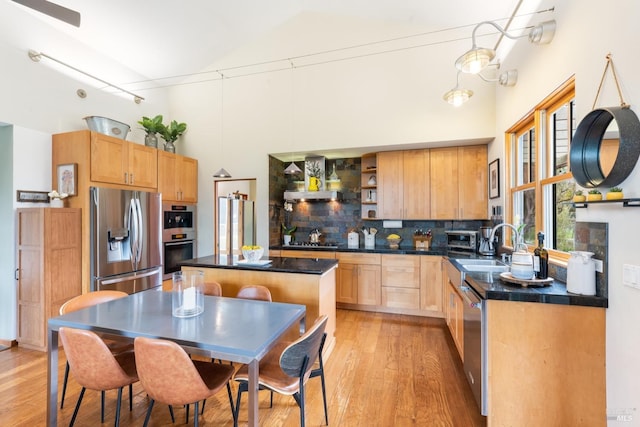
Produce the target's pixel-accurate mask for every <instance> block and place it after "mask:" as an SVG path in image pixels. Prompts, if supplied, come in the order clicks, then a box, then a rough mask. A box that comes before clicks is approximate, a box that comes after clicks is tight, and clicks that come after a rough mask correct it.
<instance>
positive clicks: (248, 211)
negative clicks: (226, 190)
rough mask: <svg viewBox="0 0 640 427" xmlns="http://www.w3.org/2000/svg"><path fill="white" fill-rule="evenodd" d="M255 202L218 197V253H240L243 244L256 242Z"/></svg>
mask: <svg viewBox="0 0 640 427" xmlns="http://www.w3.org/2000/svg"><path fill="white" fill-rule="evenodd" d="M254 209H255V208H254V203H253V201H250V200H241V199H234V198H228V197H219V198H218V227H217V232H218V253H219V254H220V255H239V254H241V253H242V249H241V248H242V246H243V245H255V244H256V222H255V212H254Z"/></svg>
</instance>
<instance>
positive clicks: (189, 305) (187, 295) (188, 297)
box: [182, 286, 196, 310]
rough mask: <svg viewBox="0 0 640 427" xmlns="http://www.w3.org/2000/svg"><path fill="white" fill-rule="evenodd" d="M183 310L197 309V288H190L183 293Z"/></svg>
mask: <svg viewBox="0 0 640 427" xmlns="http://www.w3.org/2000/svg"><path fill="white" fill-rule="evenodd" d="M182 308H183V309H184V310H193V309H195V308H196V288H195V286H194V287H190V288H187V289H185V290H184V292H183V293H182Z"/></svg>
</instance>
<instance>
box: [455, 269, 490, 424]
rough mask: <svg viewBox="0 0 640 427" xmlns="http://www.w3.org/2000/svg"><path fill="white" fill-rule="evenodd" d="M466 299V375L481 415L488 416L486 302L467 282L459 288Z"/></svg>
mask: <svg viewBox="0 0 640 427" xmlns="http://www.w3.org/2000/svg"><path fill="white" fill-rule="evenodd" d="M459 289H460V293H461V294H462V298H463V299H464V373H465V375H466V377H467V381H468V382H469V385H471V390H472V391H473V396H474V397H475V398H476V402H477V403H478V406H479V407H480V413H481V414H482V415H487V397H486V396H487V327H486V325H487V318H486V317H487V311H486V300H484V299H482V298H480V296H479V295H478V294H477V293H476V292H475V291H474V290H473V288H472V287H471V286H470V285H469V284H468V283H467V282H466V281H464V282H462V283H461V284H460V286H459Z"/></svg>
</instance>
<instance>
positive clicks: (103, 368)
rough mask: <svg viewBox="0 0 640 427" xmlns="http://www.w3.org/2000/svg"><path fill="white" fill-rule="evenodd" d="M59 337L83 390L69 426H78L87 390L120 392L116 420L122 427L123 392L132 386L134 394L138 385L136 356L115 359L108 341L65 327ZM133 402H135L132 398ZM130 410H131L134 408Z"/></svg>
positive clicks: (80, 330)
mask: <svg viewBox="0 0 640 427" xmlns="http://www.w3.org/2000/svg"><path fill="white" fill-rule="evenodd" d="M59 333H60V339H61V340H62V344H63V345H64V351H65V354H66V356H67V360H68V362H69V366H70V368H71V372H72V373H73V377H74V378H75V379H76V381H77V382H78V384H80V385H81V386H82V390H81V391H80V396H79V397H78V403H76V408H75V410H74V411H73V416H72V417H71V423H70V424H69V426H70V427H71V426H73V424H74V423H75V420H76V417H77V416H78V410H79V409H80V404H81V403H82V398H83V397H84V392H85V391H86V390H87V389H89V390H97V391H101V392H104V391H105V390H113V389H118V401H117V405H116V420H115V425H116V427H117V426H118V425H119V423H120V404H121V402H122V388H123V387H124V386H129V387H130V388H129V392H131V385H132V384H133V383H135V382H137V381H138V375H137V373H136V363H135V357H134V354H133V352H131V351H129V352H125V353H121V354H118V355H116V356H114V355H113V354H112V353H111V350H110V349H109V348H108V347H107V345H106V344H105V343H104V341H102V339H101V338H100V337H99V336H98V335H96V334H95V333H94V332H92V331H87V330H83V329H73V328H66V327H62V328H60V331H59ZM129 400H130V401H131V396H129ZM129 407H130V408H131V404H130V405H129ZM103 418H104V417H103ZM103 421H104V420H103Z"/></svg>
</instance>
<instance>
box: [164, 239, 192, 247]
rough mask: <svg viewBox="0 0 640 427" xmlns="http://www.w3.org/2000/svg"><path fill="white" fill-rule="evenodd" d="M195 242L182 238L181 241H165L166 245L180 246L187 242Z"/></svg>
mask: <svg viewBox="0 0 640 427" xmlns="http://www.w3.org/2000/svg"><path fill="white" fill-rule="evenodd" d="M189 242H193V240H180V241H179V242H165V244H164V245H165V246H178V245H184V244H185V243H189Z"/></svg>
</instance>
